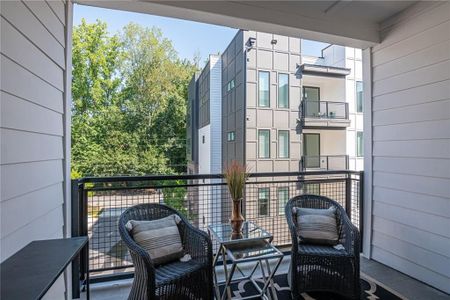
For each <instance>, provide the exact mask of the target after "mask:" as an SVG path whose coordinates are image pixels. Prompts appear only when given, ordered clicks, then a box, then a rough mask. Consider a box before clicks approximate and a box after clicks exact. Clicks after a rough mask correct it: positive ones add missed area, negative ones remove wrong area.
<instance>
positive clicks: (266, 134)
mask: <svg viewBox="0 0 450 300" xmlns="http://www.w3.org/2000/svg"><path fill="white" fill-rule="evenodd" d="M258 157H259V158H270V130H268V129H260V130H258Z"/></svg>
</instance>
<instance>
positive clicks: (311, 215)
mask: <svg viewBox="0 0 450 300" xmlns="http://www.w3.org/2000/svg"><path fill="white" fill-rule="evenodd" d="M295 213H296V215H297V234H298V237H299V240H300V243H307V244H318V245H336V244H337V243H338V240H339V235H338V230H337V223H336V208H335V207H330V208H328V209H315V208H299V207H298V208H296V210H295Z"/></svg>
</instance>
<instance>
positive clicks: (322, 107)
mask: <svg viewBox="0 0 450 300" xmlns="http://www.w3.org/2000/svg"><path fill="white" fill-rule="evenodd" d="M302 117H303V118H313V119H341V120H348V103H346V102H332V101H311V100H303V101H302Z"/></svg>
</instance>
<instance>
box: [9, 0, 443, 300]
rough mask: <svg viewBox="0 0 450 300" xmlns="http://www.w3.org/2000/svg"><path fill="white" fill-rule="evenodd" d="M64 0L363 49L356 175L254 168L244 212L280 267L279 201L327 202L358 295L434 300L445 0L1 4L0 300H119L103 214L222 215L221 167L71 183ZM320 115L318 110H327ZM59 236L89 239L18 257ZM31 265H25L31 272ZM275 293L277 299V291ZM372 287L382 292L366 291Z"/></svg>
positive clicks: (221, 218)
mask: <svg viewBox="0 0 450 300" xmlns="http://www.w3.org/2000/svg"><path fill="white" fill-rule="evenodd" d="M74 2H76V3H78V4H84V5H93V6H98V7H104V8H111V9H119V10H126V11H134V12H140V13H148V14H157V15H161V16H168V17H175V18H181V19H189V20H193V21H198V22H206V23H211V24H217V25H225V26H232V27H237V28H243V29H252V30H257V31H261V32H272V33H276V34H280V35H288V36H301V37H303V38H306V39H312V40H320V41H324V42H329V43H333V44H340V45H344V46H349V47H357V48H361V49H363V52H362V58H363V77H364V79H363V80H364V109H365V111H366V112H367V113H366V114H365V116H364V128H365V131H364V173H359V172H358V173H354V172H349V171H342V172H337V173H333V172H332V171H328V172H331V173H329V175H332V174H338V175H340V176H342V178H326V179H317V178H314V177H315V176H316V175H323V174H322V173H321V172H317V173H314V172H310V173H305V172H297V173H278V174H276V173H269V174H255V175H253V176H252V177H250V178H249V182H248V189H247V190H246V200H245V201H244V206H245V207H244V212H245V217H246V218H247V219H248V220H252V221H254V222H255V223H256V224H258V225H260V226H262V227H265V228H267V229H268V230H270V231H272V232H273V235H274V241H273V242H274V245H275V246H276V247H277V249H280V250H282V251H287V252H285V253H286V257H285V259H284V263H283V264H282V266H281V267H280V268H279V270H278V272H279V273H278V274H280V275H284V276H285V277H286V273H287V269H288V264H289V261H290V258H289V257H290V256H289V254H292V253H289V250H290V248H289V247H290V244H289V238H288V232H287V230H286V223H285V216H284V215H283V210H282V209H281V208H282V207H283V206H284V205H285V201H287V199H289V197H292V196H293V195H299V194H300V195H301V194H305V193H309V194H319V195H324V196H328V197H330V198H333V199H334V200H336V201H337V202H338V203H339V204H340V205H342V206H343V207H344V209H345V212H346V215H348V216H349V218H350V220H351V222H352V223H353V224H354V225H355V226H356V227H357V228H358V230H359V232H360V234H361V245H362V247H361V251H362V252H361V259H360V261H359V263H360V265H361V278H362V279H363V280H365V282H366V283H367V284H366V285H365V286H364V287H363V291H364V292H365V293H366V294H364V297H365V299H374V298H381V299H449V297H450V296H449V293H450V284H449V283H450V273H449V270H450V255H449V248H450V233H449V228H450V205H449V203H450V189H449V187H450V173H449V170H450V135H449V132H450V131H449V130H448V129H449V127H450V113H449V112H450V90H449V87H450V43H449V38H448V37H449V36H450V3H449V2H445V1H442V2H439V1H394V2H389V1H384V2H383V1H381V2H379V1H362V2H354V3H352V4H351V5H348V3H346V2H341V1H336V2H332V1H315V2H302V1H292V2H284V3H282V2H270V1H269V2H263V1H262V2H259V1H256V2H244V1H220V2H214V1H212V2H205V1H168V2H161V1H160V2H157V1H91V0H77V1H71V0H64V1H61V0H57V1H56V0H55V1H1V3H0V5H1V13H0V14H1V25H2V26H1V149H2V151H1V152H2V154H1V201H0V205H1V257H0V258H1V261H2V270H1V272H2V274H1V280H2V284H1V287H0V289H1V294H0V298H2V299H42V298H44V299H77V298H82V299H85V298H86V297H87V296H88V293H87V291H90V292H91V295H90V296H91V298H92V299H99V300H100V299H126V298H127V296H128V294H129V292H130V289H131V285H130V281H131V277H133V266H132V264H131V263H130V257H129V254H128V252H127V251H126V249H125V247H124V245H123V243H122V242H121V240H120V239H119V237H118V234H117V218H118V217H119V215H120V214H121V213H122V212H123V210H124V209H125V208H127V207H130V206H132V205H135V204H138V203H144V202H145V203H165V204H168V205H170V206H173V207H174V208H175V209H177V210H179V211H180V212H182V213H183V214H184V215H185V216H186V217H187V218H188V220H189V221H190V222H191V223H192V224H193V225H194V226H196V228H199V229H201V230H203V229H204V228H205V226H206V225H207V224H210V223H212V222H218V223H223V222H227V220H228V218H229V214H230V207H229V203H230V202H229V201H228V199H227V196H225V193H224V192H223V190H224V183H223V181H222V178H221V176H220V175H211V174H207V175H202V176H188V175H186V176H184V175H181V176H178V175H174V176H167V177H153V176H151V175H150V176H145V177H126V178H123V177H111V178H109V177H108V178H84V179H81V180H79V181H77V182H74V183H73V184H72V182H71V176H70V170H71V167H70V163H71V152H70V149H71V130H70V128H71V117H70V111H71V105H72V102H71V79H72V78H71V71H72V62H71V53H72V49H71V44H72V16H73V4H74ZM269 43H270V41H269ZM289 63H290V61H289ZM295 64H296V63H295V61H294V63H293V64H292V65H294V66H295ZM306 77H307V76H305V78H304V80H307V79H306ZM311 77H313V76H311ZM298 94H300V92H299V93H298ZM298 99H300V97H299V98H298ZM324 99H327V100H329V101H333V100H334V99H332V98H329V97H324ZM336 100H339V99H336ZM339 101H341V100H339ZM325 112H326V115H324V116H327V117H328V118H330V112H331V109H330V107H329V108H328V111H326V110H325ZM322 113H323V112H322ZM333 115H334V114H333ZM337 115H338V112H337V111H336V116H337ZM305 116H306V115H305ZM317 116H319V115H317ZM336 131H342V130H336ZM311 177H312V178H311ZM286 188H287V189H286ZM261 189H262V190H261ZM261 191H263V192H261ZM200 199H201V200H202V202H200ZM74 237H78V238H79V237H81V238H82V237H84V239H85V241H87V240H89V247H88V248H84V250H82V251H81V257H79V259H78V254H80V253H78V252H76V251H73V252H74V255H73V256H72V255H67V256H68V257H66V259H65V260H63V261H62V262H61V257H62V256H64V255H65V254H67V253H69V252H70V251H69V250H70V249H67V248H64V251H63V248H56V249H55V248H53V249H52V250H51V251H48V250H47V251H40V252H32V253H25V254H26V255H23V254H24V253H23V252H21V249H24V248H26V247H28V246H30V243H32V242H33V241H41V243H44V244H45V243H46V242H47V243H50V244H52V242H49V240H53V239H58V240H69V239H71V238H74ZM31 246H33V245H32V244H31ZM286 247H287V248H286ZM33 249H34V248H33ZM75 252H76V253H75ZM17 254H20V255H19V257H20V258H21V259H20V260H15V258H16V257H17V256H15V255H17ZM37 255H42V256H45V257H46V258H48V261H45V262H43V261H39V260H36V259H35V258H36V256H37ZM71 260H73V263H72V264H70V261H71ZM36 263H40V265H39V268H32V267H33V266H35V264H36ZM5 265H7V266H8V268H9V270H11V272H7V271H5V270H6V268H4V266H5ZM66 266H68V269H66V268H65V267H66ZM27 268H29V269H30V271H29V272H23V270H27ZM244 269H245V268H244ZM21 272H22V273H21ZM17 274H20V275H21V276H17ZM14 276H17V277H16V278H15V277H14ZM219 276H222V275H221V274H219ZM312 277H313V278H312V280H314V276H313V275H312ZM111 279H112V280H114V281H110V280H111ZM4 280H9V281H4ZM316 280H317V279H316ZM4 282H8V285H5V284H3V283H4ZM18 283H20V284H18ZM33 288H35V289H33ZM238 288H239V286H238V287H237V288H236V289H235V291H238V290H239V289H238ZM283 288H285V291H287V295H288V296H286V299H289V297H290V292H289V288H287V287H286V286H284V285H283ZM36 289H37V290H36ZM374 289H376V290H378V291H380V290H382V291H383V293H384V294H383V295H389V296H382V295H381V296H380V294H375V295H373V291H374ZM86 290H87V291H86ZM11 295H16V296H15V297H14V296H11ZM30 295H32V296H30ZM33 296H34V297H33ZM307 296H308V297H310V298H311V296H309V295H307ZM383 297H384V298H383ZM395 297H396V298H395ZM238 298H239V297H238ZM310 298H308V299H310ZM280 299H281V297H280Z"/></svg>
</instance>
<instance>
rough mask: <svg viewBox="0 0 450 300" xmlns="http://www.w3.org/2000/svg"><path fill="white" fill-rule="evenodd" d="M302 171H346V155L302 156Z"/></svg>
mask: <svg viewBox="0 0 450 300" xmlns="http://www.w3.org/2000/svg"><path fill="white" fill-rule="evenodd" d="M301 161H302V166H303V170H306V169H317V170H328V171H332V170H347V169H348V161H349V159H348V155H320V156H316V155H304V156H302V159H301Z"/></svg>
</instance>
